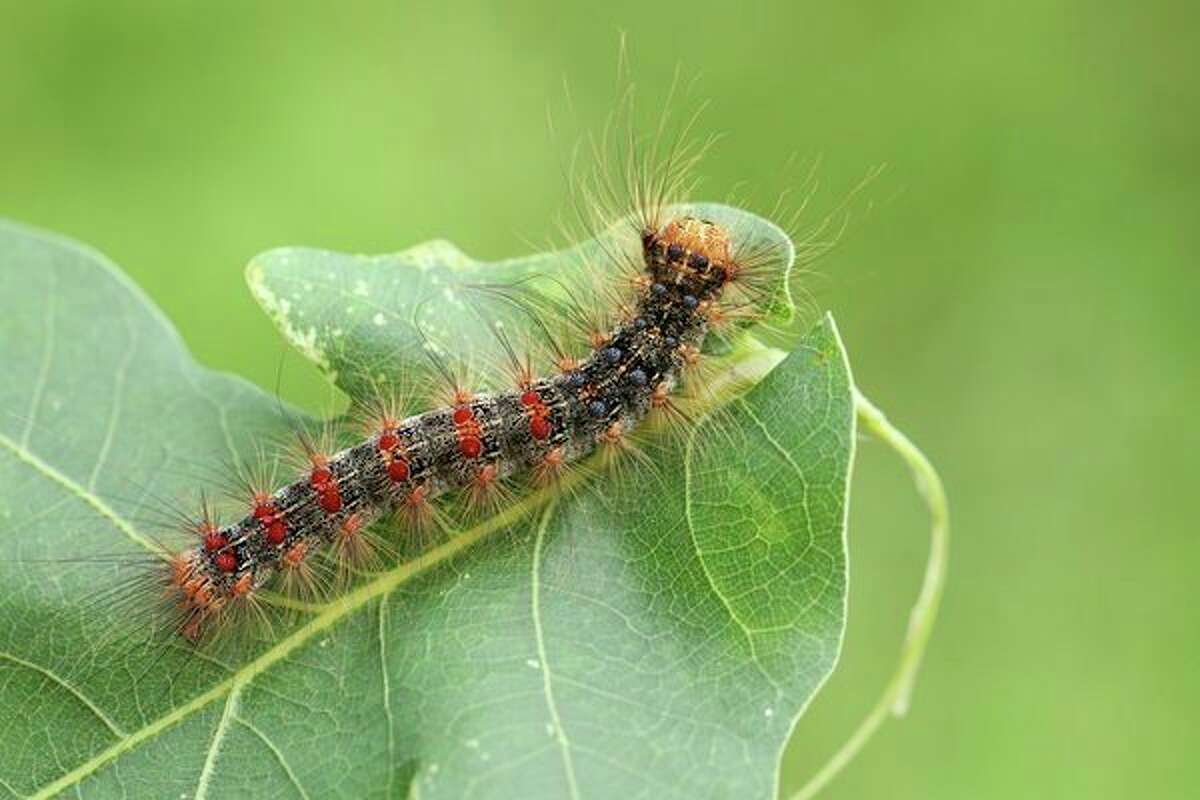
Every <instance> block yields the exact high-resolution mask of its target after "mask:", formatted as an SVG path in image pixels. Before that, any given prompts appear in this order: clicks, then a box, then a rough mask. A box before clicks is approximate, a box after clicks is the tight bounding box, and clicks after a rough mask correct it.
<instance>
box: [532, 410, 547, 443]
mask: <svg viewBox="0 0 1200 800" xmlns="http://www.w3.org/2000/svg"><path fill="white" fill-rule="evenodd" d="M550 429H551V425H550V420H548V419H546V417H544V416H541V415H535V416H533V417H531V418H530V420H529V434H530V435H531V436H532V437H533V438H534V439H537V440H538V441H541V440H543V439H545V438H547V437H548V436H549V435H550Z"/></svg>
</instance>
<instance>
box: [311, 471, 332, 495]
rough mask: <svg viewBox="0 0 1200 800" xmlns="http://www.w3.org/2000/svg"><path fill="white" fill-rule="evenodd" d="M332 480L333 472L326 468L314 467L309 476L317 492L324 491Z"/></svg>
mask: <svg viewBox="0 0 1200 800" xmlns="http://www.w3.org/2000/svg"><path fill="white" fill-rule="evenodd" d="M332 480H333V472H331V471H330V469H329V467H325V466H320V467H313V470H312V472H311V473H310V474H309V476H308V482H309V483H310V484H312V487H313V488H314V489H316V490H317V491H321V490H322V489H324V488H325V487H326V486H328V485H329V483H330V481H332Z"/></svg>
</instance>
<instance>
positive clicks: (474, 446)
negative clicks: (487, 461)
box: [458, 436, 483, 458]
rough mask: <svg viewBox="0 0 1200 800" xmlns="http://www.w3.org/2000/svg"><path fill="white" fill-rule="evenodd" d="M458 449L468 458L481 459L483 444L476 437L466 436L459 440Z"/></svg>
mask: <svg viewBox="0 0 1200 800" xmlns="http://www.w3.org/2000/svg"><path fill="white" fill-rule="evenodd" d="M458 449H459V452H461V453H462V454H463V455H464V456H466V457H467V458H479V454H480V453H482V452H483V442H481V441H479V439H478V438H477V437H475V436H464V437H462V438H461V439H459V440H458Z"/></svg>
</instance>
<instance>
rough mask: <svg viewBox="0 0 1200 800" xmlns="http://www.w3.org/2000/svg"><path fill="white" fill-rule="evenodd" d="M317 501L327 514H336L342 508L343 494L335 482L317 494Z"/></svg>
mask: <svg viewBox="0 0 1200 800" xmlns="http://www.w3.org/2000/svg"><path fill="white" fill-rule="evenodd" d="M317 502H318V504H319V505H320V506H321V510H323V511H324V512H325V513H327V514H336V513H337V512H339V511H341V510H342V495H341V492H339V491H338V488H337V486H336V485H334V484H329V485H327V486H326V487H325V488H324V489H322V490H321V492H320V493H319V494H318V495H317Z"/></svg>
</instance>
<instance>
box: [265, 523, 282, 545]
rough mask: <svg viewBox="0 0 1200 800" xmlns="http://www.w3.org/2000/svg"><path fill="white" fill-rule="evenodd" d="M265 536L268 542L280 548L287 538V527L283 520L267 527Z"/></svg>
mask: <svg viewBox="0 0 1200 800" xmlns="http://www.w3.org/2000/svg"><path fill="white" fill-rule="evenodd" d="M263 535H264V536H265V537H266V539H267V541H268V542H270V543H271V544H273V545H275V546H276V547H278V546H279V545H281V544H283V540H284V539H286V538H287V525H286V524H285V523H284V521H283V520H282V519H275V520H273V521H272V522H271V524H269V525H267V530H266V532H265V533H264V534H263Z"/></svg>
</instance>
